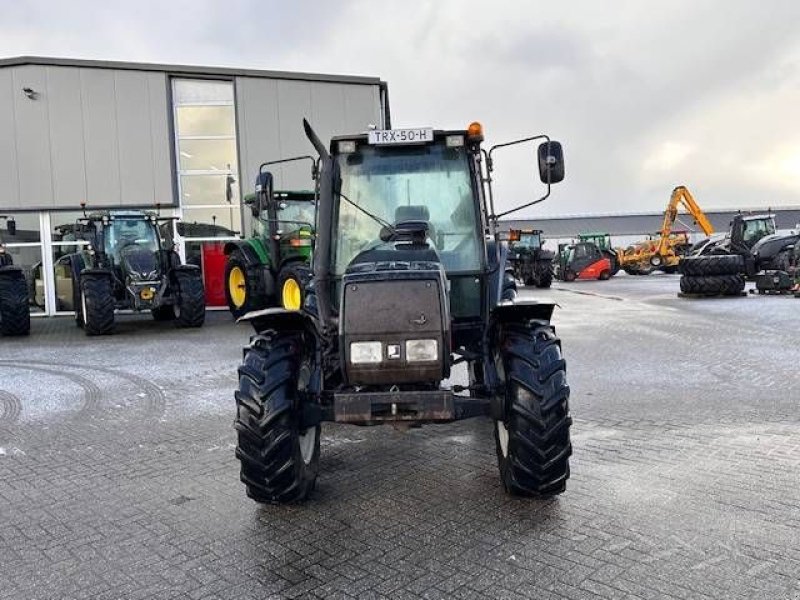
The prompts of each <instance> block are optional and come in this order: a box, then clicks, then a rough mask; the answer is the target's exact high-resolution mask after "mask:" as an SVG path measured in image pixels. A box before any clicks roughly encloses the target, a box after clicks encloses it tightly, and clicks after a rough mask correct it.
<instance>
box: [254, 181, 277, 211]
mask: <svg viewBox="0 0 800 600" xmlns="http://www.w3.org/2000/svg"><path fill="white" fill-rule="evenodd" d="M272 196H273V183H272V173H270V172H269V171H261V172H259V174H258V176H257V177H256V195H255V204H253V205H252V206H251V209H252V211H253V216H254V217H257V216H258V215H259V214H260V212H261V211H262V210H263V209H264V208H266V206H267V203H268V202H269V201H270V200H271V199H272Z"/></svg>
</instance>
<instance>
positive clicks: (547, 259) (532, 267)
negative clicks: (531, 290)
mask: <svg viewBox="0 0 800 600" xmlns="http://www.w3.org/2000/svg"><path fill="white" fill-rule="evenodd" d="M508 245H509V260H510V262H511V264H512V265H513V267H514V277H515V278H516V279H518V280H520V281H521V282H523V283H524V284H525V285H527V286H536V287H538V288H549V287H550V286H551V285H552V283H553V259H554V258H555V253H554V252H552V251H550V250H545V249H544V248H543V247H542V246H543V245H544V240H543V239H542V231H541V230H539V229H511V230H510V231H509V232H508Z"/></svg>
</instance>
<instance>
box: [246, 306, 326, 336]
mask: <svg viewBox="0 0 800 600" xmlns="http://www.w3.org/2000/svg"><path fill="white" fill-rule="evenodd" d="M236 322H237V323H250V324H251V325H252V326H253V329H255V330H256V332H257V333H265V332H267V331H270V330H274V331H280V332H286V331H304V332H309V333H311V334H313V335H314V336H316V335H317V322H316V320H315V319H314V318H313V317H312V316H311V315H309V314H308V313H306V312H305V311H302V310H286V309H285V308H281V307H278V308H265V309H263V310H254V311H252V312H249V313H247V314H246V315H244V316H243V317H241V318H240V319H238V320H237V321H236Z"/></svg>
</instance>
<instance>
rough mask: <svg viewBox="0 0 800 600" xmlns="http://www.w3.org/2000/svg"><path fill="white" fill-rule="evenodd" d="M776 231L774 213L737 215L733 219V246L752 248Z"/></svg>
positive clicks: (735, 247) (731, 234)
mask: <svg viewBox="0 0 800 600" xmlns="http://www.w3.org/2000/svg"><path fill="white" fill-rule="evenodd" d="M775 231H776V228H775V217H774V215H736V216H735V217H734V218H733V221H731V232H730V239H731V247H732V248H734V249H747V250H750V249H751V248H752V247H753V246H754V245H755V244H756V242H758V241H759V240H760V239H761V238H764V237H766V236H768V235H773V234H774V233H775Z"/></svg>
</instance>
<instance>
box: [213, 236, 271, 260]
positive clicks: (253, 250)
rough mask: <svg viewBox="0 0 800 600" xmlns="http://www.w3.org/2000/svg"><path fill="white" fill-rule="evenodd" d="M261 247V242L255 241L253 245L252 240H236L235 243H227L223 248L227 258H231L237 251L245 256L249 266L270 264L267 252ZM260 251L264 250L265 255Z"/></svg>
mask: <svg viewBox="0 0 800 600" xmlns="http://www.w3.org/2000/svg"><path fill="white" fill-rule="evenodd" d="M257 244H258V245H257ZM259 246H260V242H258V241H257V240H253V243H251V240H236V241H233V242H226V243H225V246H224V247H223V252H225V256H229V255H230V254H232V253H233V252H234V251H235V250H238V251H239V252H241V253H242V255H243V256H244V258H245V261H247V265H248V266H250V265H263V264H269V259H268V255H267V254H266V251H264V250H263V248H260V247H259ZM259 250H262V252H263V255H262V252H259Z"/></svg>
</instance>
